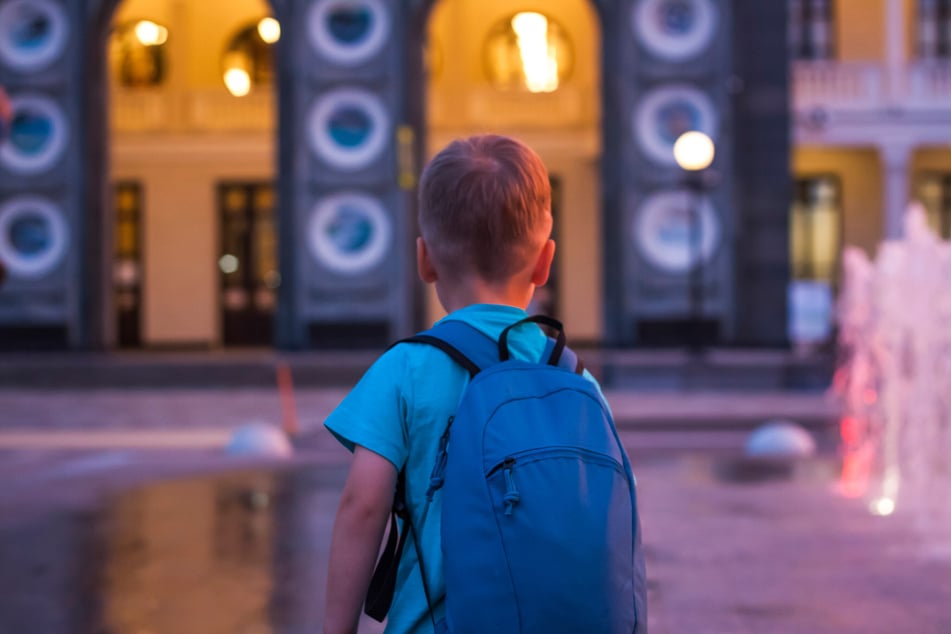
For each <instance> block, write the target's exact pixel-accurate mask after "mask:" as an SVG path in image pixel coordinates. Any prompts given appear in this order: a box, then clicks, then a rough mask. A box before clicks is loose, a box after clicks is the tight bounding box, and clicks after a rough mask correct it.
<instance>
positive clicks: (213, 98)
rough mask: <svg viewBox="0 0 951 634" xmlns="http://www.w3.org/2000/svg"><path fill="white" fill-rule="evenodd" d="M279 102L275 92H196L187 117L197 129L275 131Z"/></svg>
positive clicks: (192, 126)
mask: <svg viewBox="0 0 951 634" xmlns="http://www.w3.org/2000/svg"><path fill="white" fill-rule="evenodd" d="M276 101H277V100H276V99H275V98H274V94H273V93H272V92H271V91H261V92H254V93H251V94H249V95H247V96H245V97H233V96H232V95H230V94H229V93H227V92H225V91H224V90H205V91H201V92H199V91H193V92H190V93H189V94H188V98H187V100H186V103H187V106H186V109H185V119H186V121H187V125H188V127H189V128H191V129H196V130H215V131H231V130H271V129H274V127H275V125H274V119H275V117H276V116H277V112H276V109H275V106H276Z"/></svg>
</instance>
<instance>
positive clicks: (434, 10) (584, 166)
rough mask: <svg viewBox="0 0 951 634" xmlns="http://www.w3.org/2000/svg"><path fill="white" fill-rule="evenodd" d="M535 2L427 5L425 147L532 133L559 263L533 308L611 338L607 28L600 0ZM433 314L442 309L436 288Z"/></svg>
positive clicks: (471, 0)
mask: <svg viewBox="0 0 951 634" xmlns="http://www.w3.org/2000/svg"><path fill="white" fill-rule="evenodd" d="M532 6H534V5H525V6H524V7H522V6H520V5H513V4H512V3H509V2H501V1H495V2H485V1H482V0H439V1H436V2H430V3H428V4H427V5H426V7H425V8H424V9H423V10H422V13H423V16H422V18H421V20H420V22H421V23H422V25H423V26H422V33H423V34H425V37H424V38H421V41H425V42H426V44H425V51H424V54H423V62H422V63H423V67H424V72H423V75H422V76H421V78H420V90H421V91H422V92H423V93H424V95H425V97H424V99H423V100H422V102H421V104H420V109H419V112H420V116H421V119H422V121H425V123H424V124H423V128H422V129H424V130H425V133H424V138H425V142H424V144H423V147H422V152H423V158H424V160H425V159H428V158H429V157H431V156H432V155H433V154H434V153H435V152H437V151H438V150H439V149H440V148H442V147H443V146H445V144H446V143H447V142H449V141H450V140H451V139H453V138H458V137H463V136H469V135H471V134H478V133H485V132H497V133H503V134H509V135H511V136H514V137H517V138H520V139H522V140H523V141H525V142H527V143H528V144H529V145H530V146H532V147H533V148H534V149H535V150H536V151H537V152H538V153H539V155H540V156H541V157H542V159H543V160H544V161H545V163H546V165H547V166H548V168H549V173H550V177H551V179H552V186H553V187H552V194H553V200H552V211H553V214H554V217H555V228H554V237H555V239H556V241H557V242H558V249H557V255H556V263H555V267H554V269H553V276H552V279H551V281H550V282H549V284H548V285H547V286H546V287H544V288H542V289H539V291H538V293H537V294H536V298H535V302H534V305H533V307H532V309H533V310H537V311H539V312H546V313H550V314H554V315H556V316H557V317H559V318H560V319H562V320H563V321H564V322H565V324H566V327H567V328H568V330H569V332H571V333H572V336H573V339H574V340H575V341H578V340H581V341H591V342H595V341H601V340H603V337H604V332H603V321H604V320H603V312H602V311H603V306H604V301H603V294H602V291H603V282H602V277H603V275H602V259H601V256H600V254H601V252H602V248H601V181H602V178H601V129H602V128H601V103H602V99H601V66H602V64H601V48H602V47H601V33H600V31H601V28H600V20H599V16H598V14H597V11H596V7H595V6H594V3H592V2H590V0H557V1H553V2H549V3H546V4H545V6H544V9H542V10H539V11H536V10H534V9H532ZM427 308H428V318H429V320H431V319H432V318H434V317H437V316H438V315H439V314H440V309H439V307H438V303H437V302H435V300H434V298H433V297H432V296H430V297H429V298H428V301H427Z"/></svg>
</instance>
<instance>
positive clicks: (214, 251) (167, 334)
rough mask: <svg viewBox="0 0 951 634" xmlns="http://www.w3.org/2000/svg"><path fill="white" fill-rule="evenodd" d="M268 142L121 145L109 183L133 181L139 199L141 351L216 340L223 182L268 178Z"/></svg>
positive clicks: (266, 137)
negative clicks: (219, 204) (141, 208)
mask: <svg viewBox="0 0 951 634" xmlns="http://www.w3.org/2000/svg"><path fill="white" fill-rule="evenodd" d="M272 142H273V141H272V137H271V136H270V135H260V136H258V137H255V138H252V139H250V140H249V139H247V138H245V139H240V138H232V139H218V140H211V141H209V140H207V139H206V140H204V141H203V142H201V143H197V144H196V143H195V142H194V141H189V140H188V139H183V138H165V139H152V140H149V139H141V138H139V139H131V140H130V139H126V140H123V139H120V140H118V141H117V142H116V143H115V144H114V145H113V157H114V158H113V176H114V178H116V179H131V180H138V181H139V182H141V183H142V187H143V195H144V203H143V204H144V214H143V227H142V229H143V237H144V245H143V263H142V264H143V306H142V309H143V319H142V335H143V339H144V342H145V343H146V345H163V344H164V345H168V344H174V345H181V344H186V345H209V344H215V343H217V342H218V341H219V340H220V336H221V334H220V312H219V310H220V308H219V305H220V302H219V289H218V279H219V278H218V275H219V273H218V262H217V260H218V252H219V230H220V229H219V219H218V210H217V205H216V200H215V196H216V187H217V184H218V183H219V182H220V181H223V180H270V179H273V177H274V176H273V158H272V157H273V151H274V150H273V147H272Z"/></svg>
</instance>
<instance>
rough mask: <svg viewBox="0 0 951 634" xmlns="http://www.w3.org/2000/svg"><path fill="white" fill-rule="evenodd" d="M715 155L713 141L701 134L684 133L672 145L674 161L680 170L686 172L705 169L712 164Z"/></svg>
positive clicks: (694, 132) (696, 132)
mask: <svg viewBox="0 0 951 634" xmlns="http://www.w3.org/2000/svg"><path fill="white" fill-rule="evenodd" d="M715 155H716V147H715V146H714V145H713V140H712V139H711V138H710V137H708V136H707V135H706V134H704V133H703V132H698V131H696V130H693V131H690V132H685V133H683V134H682V135H680V138H678V139H677V142H676V143H674V159H675V160H676V161H677V165H679V166H680V168H681V169H683V170H686V171H688V172H699V171H702V170H705V169H707V168H708V167H710V165H711V164H712V163H713V157H714V156H715Z"/></svg>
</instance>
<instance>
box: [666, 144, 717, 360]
mask: <svg viewBox="0 0 951 634" xmlns="http://www.w3.org/2000/svg"><path fill="white" fill-rule="evenodd" d="M715 155H716V147H715V146H714V144H713V140H712V139H711V138H710V137H709V136H707V135H706V134H704V133H703V132H698V131H696V130H692V131H690V132H685V133H683V134H682V135H680V137H679V138H678V139H677V142H676V143H674V159H675V160H676V161H677V165H679V166H680V168H681V169H682V170H684V172H686V179H685V182H686V185H687V189H688V190H689V192H690V200H689V203H688V206H689V208H690V212H689V213H690V246H691V253H692V255H693V257H692V258H691V259H692V262H691V263H690V265H691V268H690V282H689V288H690V295H689V305H690V321H691V330H692V333H691V335H692V336H691V341H690V344H691V346H690V347H691V349H692V350H693V351H694V352H700V350H701V349H702V345H703V343H702V340H703V335H702V333H701V325H702V320H703V259H704V258H703V218H701V216H700V205H701V204H702V198H701V196H702V194H703V189H704V184H705V183H704V170H706V169H707V168H709V167H710V165H711V164H712V163H713V158H714V156H715Z"/></svg>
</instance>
